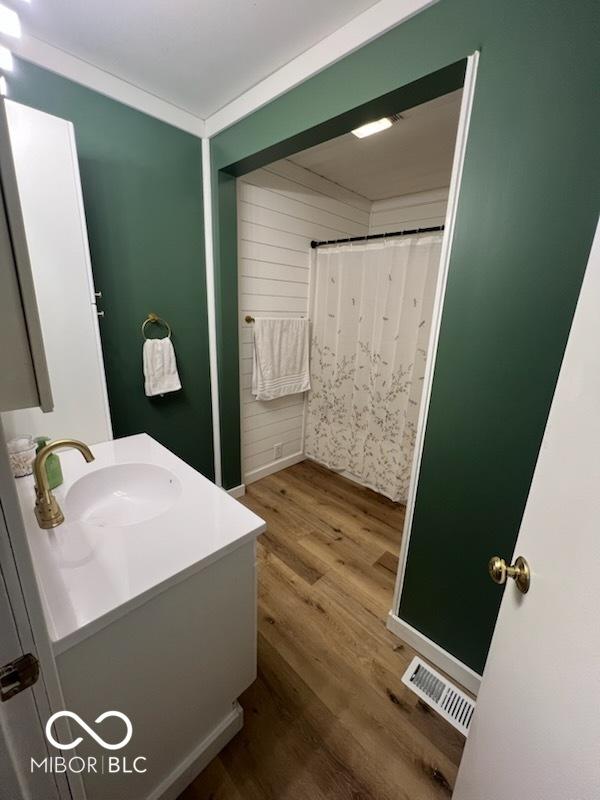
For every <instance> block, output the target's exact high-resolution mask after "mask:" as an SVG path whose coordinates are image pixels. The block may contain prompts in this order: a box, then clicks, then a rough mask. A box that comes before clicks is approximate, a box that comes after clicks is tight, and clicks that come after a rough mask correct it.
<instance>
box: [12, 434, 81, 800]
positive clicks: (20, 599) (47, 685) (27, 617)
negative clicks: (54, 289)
mask: <svg viewBox="0 0 600 800" xmlns="http://www.w3.org/2000/svg"><path fill="white" fill-rule="evenodd" d="M40 535H43V533H42V532H41V531H40ZM0 563H1V565H2V568H1V577H2V578H3V579H4V583H5V586H6V590H7V593H8V599H9V603H10V606H11V609H12V615H13V618H14V624H15V625H16V628H17V634H18V637H19V640H20V644H21V649H22V652H24V653H33V654H34V655H35V656H36V657H37V659H38V661H39V663H40V678H39V680H38V682H37V683H36V684H35V686H34V687H33V688H32V690H31V691H32V692H33V695H34V698H35V705H36V708H37V715H31V714H30V715H29V717H28V718H27V719H23V720H19V725H18V728H19V730H18V732H17V731H16V730H15V729H13V723H12V722H11V721H10V720H9V721H8V723H7V724H6V725H4V726H3V727H4V731H3V733H4V736H5V737H7V738H8V739H9V740H10V739H11V733H12V732H14V734H15V736H14V738H15V741H19V740H20V742H21V743H23V742H24V741H26V739H27V737H29V740H30V741H31V743H32V748H33V745H34V743H37V742H38V741H39V733H40V731H39V728H38V729H37V730H36V729H35V727H34V726H39V725H40V724H41V725H42V726H43V725H45V723H46V721H47V720H48V718H49V717H50V715H51V714H53V713H54V712H55V711H60V710H63V709H64V708H65V702H64V698H63V694H62V689H61V686H60V681H59V677H58V671H57V669H56V662H55V660H54V653H53V651H52V644H51V642H50V638H49V636H48V630H47V626H46V619H45V617H44V611H43V607H42V600H41V597H40V594H39V590H38V586H37V581H36V577H35V572H34V569H33V562H32V560H31V555H30V553H29V547H28V545H27V537H26V532H25V526H24V524H23V519H22V516H21V509H20V506H19V499H18V496H17V491H16V487H15V479H14V478H13V476H12V472H11V469H10V464H9V460H8V453H7V450H6V446H5V444H4V431H3V428H2V423H1V422H0ZM18 655H20V653H15V657H16V656H18ZM25 691H29V690H28V689H27V690H25ZM7 702H8V703H10V702H12V700H9V701H7ZM64 722H66V720H64V719H63V720H58V721H57V722H56V729H57V731H58V732H59V734H60V736H61V737H62V736H64V737H69V736H70V731H69V728H68V723H67V725H63V724H62V723H64ZM23 726H25V727H26V730H25V731H24V730H23V729H22V727H23ZM16 727H17V726H15V728H16ZM68 740H69V739H68V738H65V739H64V741H68ZM20 749H21V750H22V747H21V748H20ZM16 757H17V758H20V754H17V755H16ZM16 766H20V767H21V768H22V767H23V765H22V764H21V765H16ZM26 769H29V762H28V763H27V765H26ZM40 774H41V772H37V773H36V778H38V777H39V775H40ZM48 780H49V783H48V792H47V795H46V796H47V797H48V798H54V797H55V796H56V792H57V790H58V797H60V800H71V798H72V799H73V800H85V792H84V789H83V782H82V780H81V776H80V775H76V774H75V773H73V774H72V775H70V776H69V778H68V780H67V778H66V777H65V776H60V775H57V776H56V781H55V779H54V777H53V776H52V775H48ZM28 800H29V799H28Z"/></svg>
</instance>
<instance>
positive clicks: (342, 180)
mask: <svg viewBox="0 0 600 800" xmlns="http://www.w3.org/2000/svg"><path fill="white" fill-rule="evenodd" d="M461 95H462V90H460V89H459V90H458V91H456V92H451V93H450V94H447V95H444V96H443V97H438V98H436V99H435V100H431V101H430V102H428V103H423V104H422V105H420V106H416V107H415V108H411V109H409V110H408V111H403V112H402V119H400V120H399V121H398V122H397V123H395V124H394V125H392V127H391V128H388V129H387V130H385V131H382V132H381V133H376V134H374V135H373V136H369V137H367V138H366V139H357V138H356V136H353V135H352V134H351V133H347V134H344V136H339V137H338V138H337V139H331V140H330V141H328V142H324V143H323V144H319V145H317V146H316V147H311V148H309V149H308V150H303V151H302V152H301V153H297V154H296V155H293V156H290V157H289V160H290V161H293V162H294V163H295V164H299V165H300V166H301V167H304V168H305V169H309V170H311V172H316V173H317V174H318V175H321V176H322V177H324V178H328V179H329V180H330V181H333V182H334V183H338V184H340V186H344V187H345V188H346V189H351V190H352V191H353V192H357V194H360V195H362V196H363V197H366V198H367V199H368V200H385V199H386V198H388V197H398V196H399V195H402V194H412V193H413V192H425V191H428V190H429V189H440V188H442V187H444V186H448V185H449V184H450V173H451V171H452V157H453V154H454V143H455V141H456V129H457V127H458V117H459V113H460V99H461Z"/></svg>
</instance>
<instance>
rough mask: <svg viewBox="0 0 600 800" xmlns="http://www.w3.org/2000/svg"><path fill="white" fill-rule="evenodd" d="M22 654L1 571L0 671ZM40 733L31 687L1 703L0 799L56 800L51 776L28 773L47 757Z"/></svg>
mask: <svg viewBox="0 0 600 800" xmlns="http://www.w3.org/2000/svg"><path fill="white" fill-rule="evenodd" d="M23 655H24V653H23V649H22V647H21V642H20V640H19V636H18V633H17V627H16V623H15V619H14V616H13V613H12V608H11V606H10V602H9V599H8V591H7V588H6V584H5V582H4V577H3V574H2V570H1V569H0V668H1V667H3V666H5V665H6V664H7V663H8V662H12V661H13V660H14V659H16V658H18V657H20V656H23ZM43 730H44V726H43V724H42V720H40V717H39V713H38V709H37V706H36V703H35V697H34V694H33V688H28V689H24V690H23V691H22V692H20V693H19V694H15V695H14V696H13V697H10V698H9V699H7V700H5V701H4V702H0V797H2V798H10V800H37V798H42V797H43V798H44V800H58V798H59V788H58V786H57V785H56V781H55V778H54V775H52V774H48V773H46V772H44V771H42V770H36V771H32V770H31V759H32V758H35V759H36V760H37V761H38V762H40V763H41V762H42V760H43V759H44V758H46V757H47V755H48V751H47V749H46V748H47V745H46V741H45V739H44V735H43Z"/></svg>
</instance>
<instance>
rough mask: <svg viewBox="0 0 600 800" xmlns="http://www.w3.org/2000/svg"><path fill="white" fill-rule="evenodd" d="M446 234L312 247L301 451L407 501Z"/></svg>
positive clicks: (377, 489) (366, 484)
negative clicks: (309, 332)
mask: <svg viewBox="0 0 600 800" xmlns="http://www.w3.org/2000/svg"><path fill="white" fill-rule="evenodd" d="M441 242H442V235H441V234H433V235H432V234H420V235H415V236H406V237H399V238H396V239H382V240H381V241H379V240H377V241H376V242H370V243H368V244H367V243H365V244H358V245H357V244H352V245H340V246H331V247H322V248H319V249H318V250H317V256H316V264H315V277H314V300H313V312H312V336H311V380H312V387H313V388H312V390H311V391H310V392H309V394H308V405H307V419H306V436H305V453H306V455H307V456H308V457H309V458H313V459H315V460H316V461H318V462H320V463H321V464H324V465H325V466H327V467H329V468H330V469H334V470H336V471H340V472H343V473H345V474H347V475H348V476H349V477H351V478H353V479H354V480H357V481H358V482H359V483H361V484H363V485H365V486H368V487H369V488H371V489H374V490H375V491H377V492H380V493H381V494H383V495H385V496H386V497H389V498H390V499H391V500H394V501H397V502H401V503H405V502H406V497H407V493H408V485H409V481H410V473H411V467H412V458H413V450H414V446H415V438H416V429H417V420H418V416H419V405H420V401H421V393H422V387H423V377H424V374H425V362H426V355H427V346H428V341H429V333H430V328H431V313H432V309H433V301H434V294H435V285H436V279H437V274H438V268H439V261H440V250H441Z"/></svg>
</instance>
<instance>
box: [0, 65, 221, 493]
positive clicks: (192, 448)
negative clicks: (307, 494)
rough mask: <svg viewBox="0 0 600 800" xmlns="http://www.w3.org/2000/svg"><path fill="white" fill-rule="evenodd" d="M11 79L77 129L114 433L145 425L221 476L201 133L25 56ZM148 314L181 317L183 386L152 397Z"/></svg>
mask: <svg viewBox="0 0 600 800" xmlns="http://www.w3.org/2000/svg"><path fill="white" fill-rule="evenodd" d="M9 86H10V96H11V98H12V99H14V100H17V101H18V102H21V103H24V104H26V105H29V106H33V107H35V108H39V109H41V110H42V111H46V112H48V113H50V114H54V115H56V116H59V117H63V118H65V119H68V120H71V121H72V122H73V124H74V126H75V136H76V139H77V151H78V156H79V164H80V169H81V179H82V185H83V197H84V204H85V212H86V217H87V225H88V234H89V240H90V250H91V258H92V269H93V272H94V281H95V284H96V288H97V289H98V290H101V291H102V294H103V300H102V304H101V306H100V307H101V308H103V309H104V311H105V317H104V319H101V321H100V330H101V336H102V348H103V351H104V360H105V368H106V377H107V384H108V395H109V401H110V409H111V414H112V421H113V428H114V434H115V436H117V437H120V436H127V435H129V434H132V433H140V432H143V431H145V432H147V433H149V434H150V435H151V436H153V437H154V438H155V439H157V440H158V441H160V442H162V443H163V444H164V445H165V446H166V447H168V448H169V449H171V450H172V451H173V452H175V453H176V454H177V455H179V456H180V457H181V458H183V459H184V460H185V461H187V462H188V463H189V464H191V465H192V466H193V467H195V468H196V469H198V470H200V472H202V473H204V474H205V475H207V476H208V477H210V478H212V477H213V451H212V422H211V407H210V380H209V362H208V327H207V316H206V286H205V269H204V231H203V208H202V156H201V142H200V139H198V138H197V137H195V136H192V135H191V134H188V133H185V132H183V131H181V130H178V129H177V128H173V127H171V126H170V125H167V124H166V123H163V122H160V121H159V120H156V119H154V118H152V117H149V116H147V115H145V114H142V113H140V112H138V111H135V110H133V109H131V108H129V107H128V106H125V105H123V104H121V103H118V102H116V101H114V100H110V99H109V98H107V97H105V96H104V95H101V94H98V93H96V92H93V91H91V90H89V89H86V88H84V87H82V86H80V85H78V84H76V83H73V82H71V81H68V80H66V79H64V78H62V77H60V76H58V75H55V74H53V73H50V72H47V71H45V70H43V69H39V68H38V67H35V66H33V65H32V64H29V63H27V62H24V61H20V60H19V61H17V63H16V67H15V73H14V74H13V75H11V76H10V78H9ZM149 311H156V313H158V314H160V315H161V316H162V317H164V318H165V319H167V320H168V321H169V323H170V324H171V327H172V329H173V343H174V345H175V349H176V354H177V361H178V367H179V371H180V376H181V381H182V384H183V390H182V391H180V392H175V393H173V394H169V395H165V397H163V398H147V397H146V396H145V394H144V386H143V376H142V338H141V333H140V325H141V323H142V321H143V320H144V318H145V317H146V315H147V314H148V312H149Z"/></svg>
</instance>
